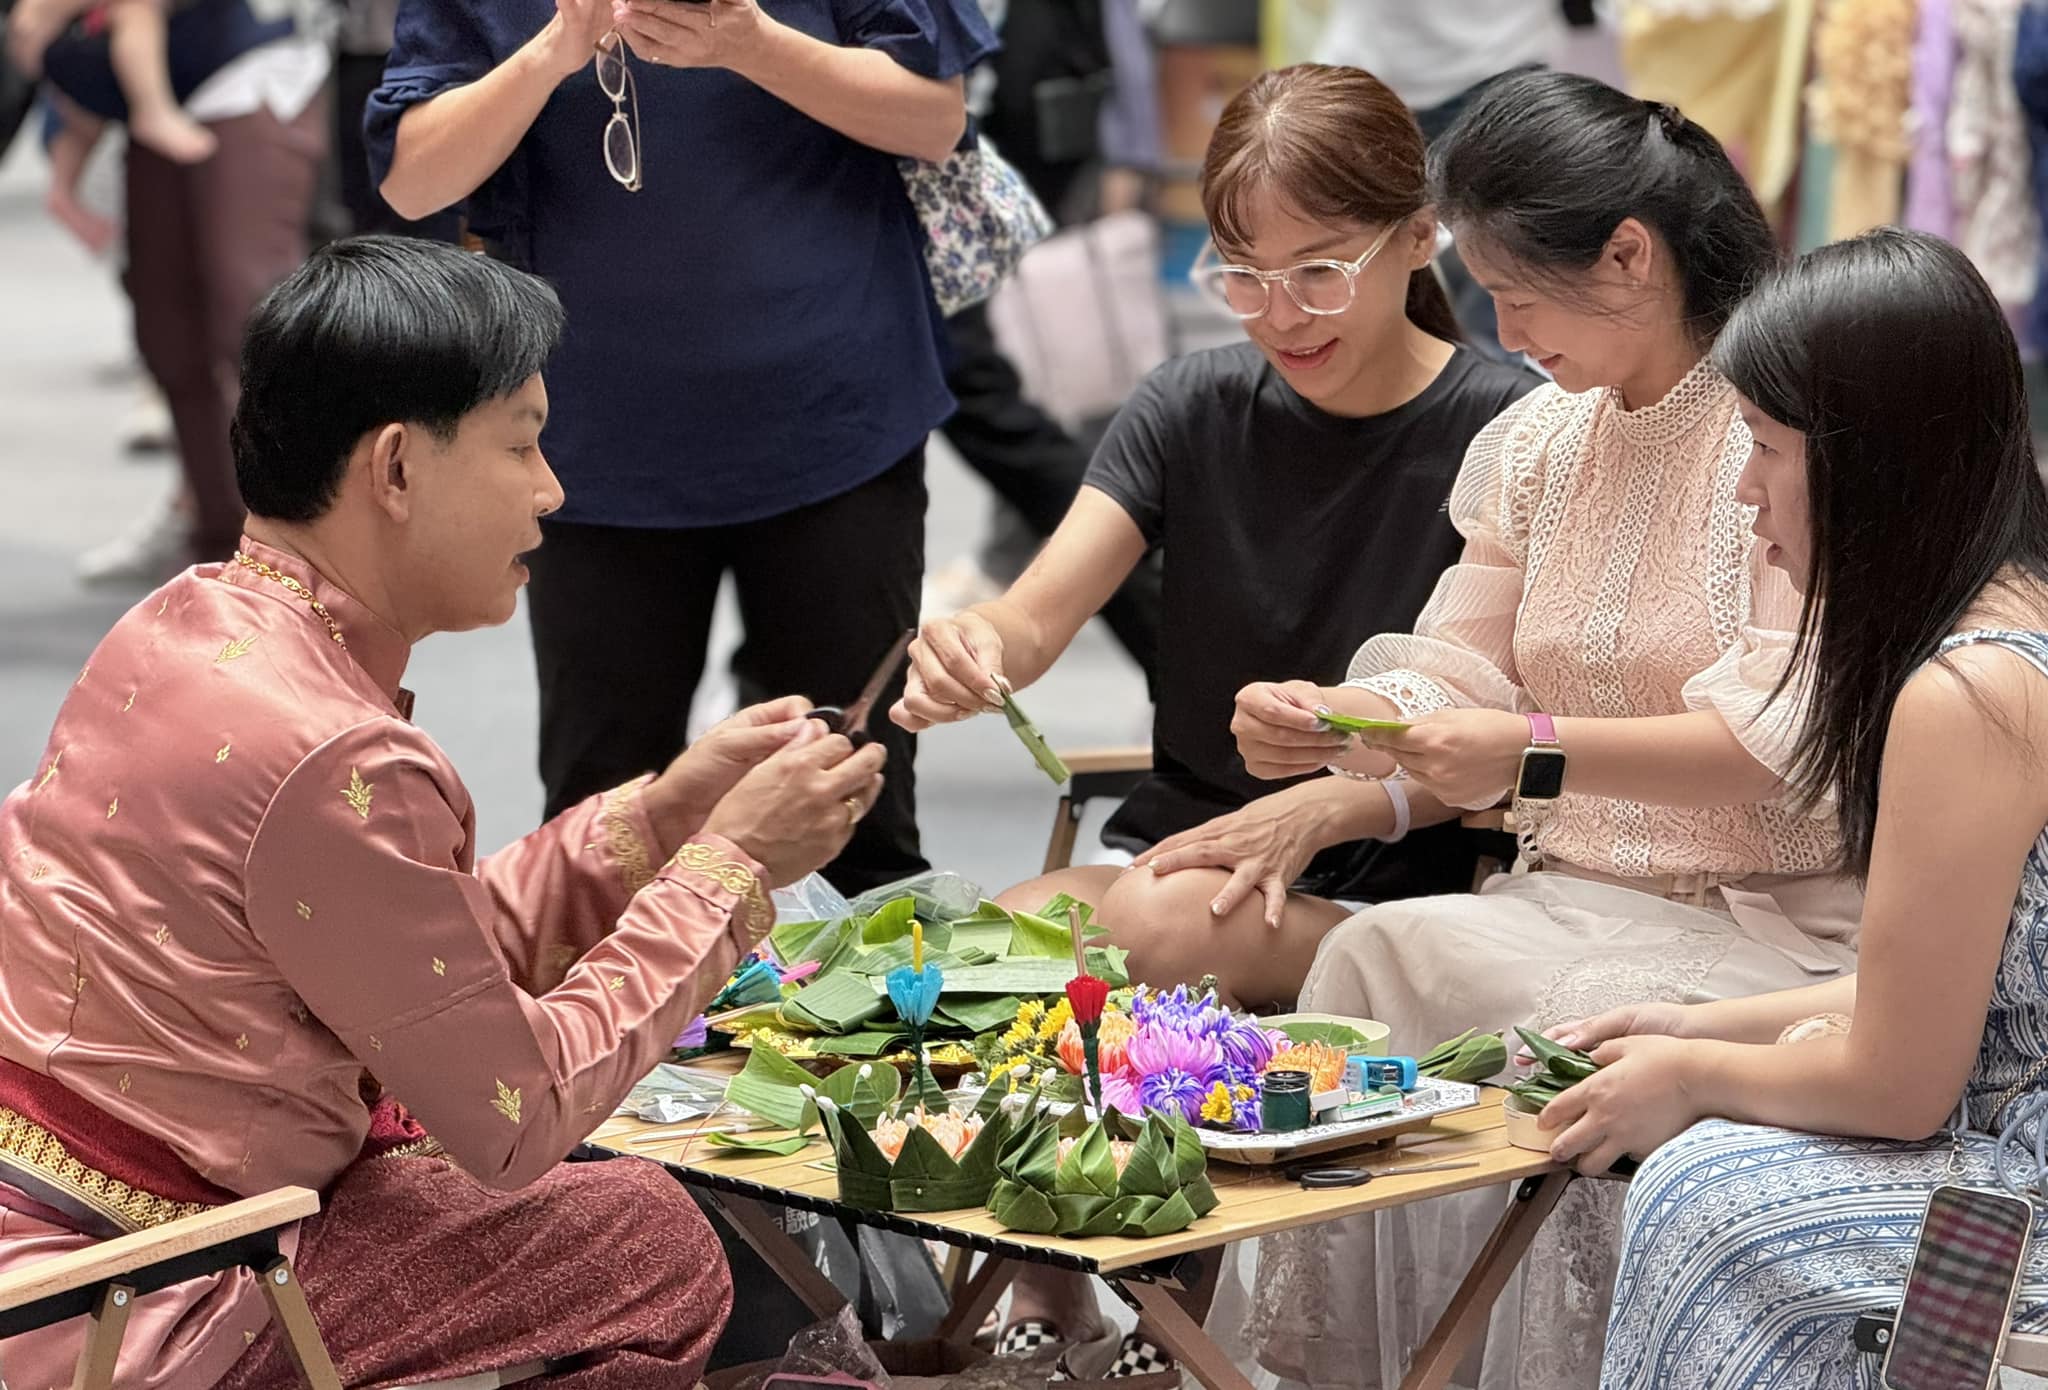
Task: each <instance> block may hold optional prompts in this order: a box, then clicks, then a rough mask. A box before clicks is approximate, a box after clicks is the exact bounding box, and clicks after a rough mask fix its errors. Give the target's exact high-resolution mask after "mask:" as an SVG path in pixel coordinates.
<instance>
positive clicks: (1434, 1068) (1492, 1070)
mask: <svg viewBox="0 0 2048 1390" xmlns="http://www.w3.org/2000/svg"><path fill="white" fill-rule="evenodd" d="M1507 1064H1508V1045H1507V1043H1506V1042H1504V1041H1502V1039H1501V1036H1500V1034H1498V1033H1482V1032H1480V1031H1479V1030H1478V1029H1477V1028H1471V1029H1467V1030H1466V1031H1465V1032H1463V1033H1460V1034H1459V1035H1458V1036H1457V1037H1455V1038H1452V1039H1450V1040H1449V1041H1448V1042H1442V1043H1438V1044H1437V1045H1436V1046H1435V1047H1433V1048H1431V1049H1430V1050H1429V1051H1428V1052H1427V1053H1426V1054H1425V1055H1424V1056H1423V1057H1422V1058H1421V1059H1420V1060H1418V1061H1417V1062H1416V1064H1415V1069H1416V1070H1417V1071H1418V1072H1420V1073H1421V1074H1422V1075H1424V1076H1428V1077H1433V1078H1435V1079H1436V1080H1438V1081H1465V1082H1480V1081H1488V1080H1491V1079H1492V1078H1493V1077H1495V1076H1498V1075H1499V1074H1500V1072H1501V1069H1502V1068H1504V1067H1505V1066H1507Z"/></svg>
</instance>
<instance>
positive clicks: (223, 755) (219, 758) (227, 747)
mask: <svg viewBox="0 0 2048 1390" xmlns="http://www.w3.org/2000/svg"><path fill="white" fill-rule="evenodd" d="M234 747H235V745H234V744H233V743H231V742H230V743H223V744H222V745H221V746H220V747H218V748H216V749H214V750H213V760H214V761H215V762H216V763H224V762H226V761H227V760H228V754H229V753H231V752H233V751H234Z"/></svg>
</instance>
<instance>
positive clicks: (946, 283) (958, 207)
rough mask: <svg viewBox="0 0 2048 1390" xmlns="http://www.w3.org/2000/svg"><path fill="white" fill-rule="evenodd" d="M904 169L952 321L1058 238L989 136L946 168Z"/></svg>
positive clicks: (919, 165)
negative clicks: (1030, 255)
mask: <svg viewBox="0 0 2048 1390" xmlns="http://www.w3.org/2000/svg"><path fill="white" fill-rule="evenodd" d="M900 167H901V169H902V171H903V188H904V191H905V192H906V193H908V194H909V195H910V205H911V206H912V207H914V208H916V209H917V220H918V221H920V222H922V223H923V224H924V233H925V252H924V259H925V264H926V265H927V266H928V267H930V269H931V277H932V293H933V295H934V296H935V297H936V298H937V299H938V301H939V309H940V311H941V312H942V313H944V314H946V315H947V316H948V317H951V316H952V315H954V314H957V313H959V312H960V311H961V310H962V309H967V308H972V307H973V306H974V305H976V304H980V303H982V302H983V301H985V300H986V299H987V298H988V297H989V296H990V295H992V294H994V293H995V289H996V283H997V282H998V281H1000V280H1001V279H1002V278H1003V277H1004V276H1005V275H1007V274H1009V273H1010V271H1011V270H1012V269H1014V268H1015V267H1016V264H1017V262H1018V261H1019V260H1020V259H1022V258H1023V255H1024V253H1025V252H1026V251H1028V250H1030V249H1031V247H1033V246H1034V245H1036V244H1037V243H1038V242H1040V241H1043V240H1044V239H1045V238H1046V237H1047V236H1049V235H1051V233H1052V218H1051V217H1049V216H1047V214H1046V211H1045V206H1044V204H1042V203H1040V202H1039V201H1038V195H1037V194H1035V193H1033V192H1032V191H1031V188H1030V186H1029V185H1028V184H1026V183H1025V182H1024V176H1023V175H1021V174H1019V173H1018V172H1017V171H1016V170H1015V169H1014V168H1012V167H1011V166H1010V163H1009V161H1008V160H1006V159H1004V158H1003V157H1002V156H1001V155H999V154H997V153H996V151H995V146H993V145H991V144H989V142H988V137H987V136H985V135H976V136H975V140H974V143H973V144H972V145H970V146H968V147H966V148H964V149H958V150H955V151H953V153H952V154H950V155H948V156H947V157H946V160H945V162H944V163H941V164H931V163H927V162H926V161H924V160H921V159H905V160H902V161H900Z"/></svg>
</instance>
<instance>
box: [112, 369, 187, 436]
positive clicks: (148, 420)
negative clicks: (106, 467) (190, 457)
mask: <svg viewBox="0 0 2048 1390" xmlns="http://www.w3.org/2000/svg"><path fill="white" fill-rule="evenodd" d="M177 439H178V437H177V435H176V434H175V433H174V432H173V430H172V427H171V408H170V406H168V405H166V404H165V403H164V398H163V394H162V393H161V392H159V391H158V390H157V389H156V386H155V384H154V383H147V382H146V383H144V385H143V388H142V390H141V392H140V393H139V394H138V396H137V397H136V401H135V408H134V409H133V410H131V411H129V412H128V421H127V423H126V424H124V425H123V426H122V427H121V447H122V448H124V449H126V450H127V451H128V452H129V453H131V454H164V453H169V452H170V451H171V450H172V449H173V448H175V447H176V446H177Z"/></svg>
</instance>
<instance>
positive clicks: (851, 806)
mask: <svg viewBox="0 0 2048 1390" xmlns="http://www.w3.org/2000/svg"><path fill="white" fill-rule="evenodd" d="M865 813H866V808H865V807H863V806H862V805H861V804H860V798H859V797H857V796H849V797H847V798H846V823H847V824H848V825H859V824H860V818H861V816H862V815H864V814H865Z"/></svg>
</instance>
